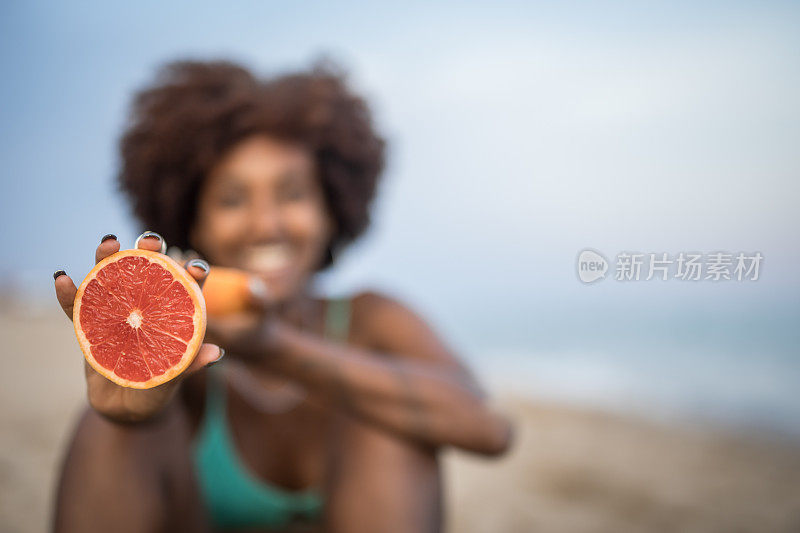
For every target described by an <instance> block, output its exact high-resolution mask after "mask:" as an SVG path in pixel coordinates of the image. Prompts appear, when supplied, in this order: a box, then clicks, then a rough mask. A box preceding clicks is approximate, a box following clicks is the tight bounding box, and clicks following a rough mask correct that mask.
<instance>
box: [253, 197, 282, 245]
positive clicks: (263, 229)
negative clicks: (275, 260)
mask: <svg viewBox="0 0 800 533" xmlns="http://www.w3.org/2000/svg"><path fill="white" fill-rule="evenodd" d="M250 226H251V228H252V231H253V233H254V235H253V236H254V237H256V238H257V239H258V240H271V239H275V238H278V237H280V236H281V234H282V233H283V222H282V220H281V214H280V210H279V209H277V207H275V206H273V205H261V206H259V207H257V208H256V209H254V211H253V213H252V223H251V225H250Z"/></svg>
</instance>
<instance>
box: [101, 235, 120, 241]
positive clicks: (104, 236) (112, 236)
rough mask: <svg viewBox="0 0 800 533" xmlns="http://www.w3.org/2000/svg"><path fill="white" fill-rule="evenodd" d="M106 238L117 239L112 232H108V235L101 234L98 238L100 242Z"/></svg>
mask: <svg viewBox="0 0 800 533" xmlns="http://www.w3.org/2000/svg"><path fill="white" fill-rule="evenodd" d="M108 239H114V240H115V241H116V240H117V236H116V235H114V234H113V233H109V234H108V235H103V238H102V239H100V242H101V243H102V242H106V241H107V240H108Z"/></svg>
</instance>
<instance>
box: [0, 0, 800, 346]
mask: <svg viewBox="0 0 800 533" xmlns="http://www.w3.org/2000/svg"><path fill="white" fill-rule="evenodd" d="M798 26H800V6H798V4H793V3H788V2H636V3H626V2H614V3H605V2H592V3H588V2H575V3H544V2H542V3H537V2H484V3H464V4H462V3H448V2H443V3H436V4H435V5H433V3H421V2H420V3H417V2H403V3H402V4H384V3H378V2H372V3H364V4H359V3H350V2H344V3H340V2H335V3H334V2H294V3H287V2H237V3H236V4H235V6H234V5H233V4H231V3H223V2H169V3H165V2H153V1H141V2H135V3H131V2H125V3H123V2H94V3H88V2H69V3H67V2H63V3H42V2H21V1H10V2H3V4H2V7H0V68H2V72H3V74H4V75H3V82H2V84H0V128H1V129H0V160H1V161H2V164H3V168H2V194H0V223H2V227H3V228H4V231H3V232H2V233H0V249H2V250H3V253H2V257H1V258H0V275H2V276H3V277H4V278H5V281H4V283H6V284H9V283H13V284H15V285H16V286H18V287H20V290H22V291H26V292H29V293H32V294H38V295H41V294H44V295H45V296H47V297H50V291H52V278H51V277H50V276H51V273H52V272H53V271H54V270H56V269H58V268H64V269H65V270H67V272H68V273H70V274H71V275H72V276H73V277H74V278H75V279H76V280H80V279H81V278H82V277H83V275H84V274H85V273H86V272H88V270H89V269H90V267H91V264H92V256H93V250H94V248H95V246H96V244H97V242H98V241H99V238H100V236H102V235H103V234H105V233H115V234H117V235H118V236H119V237H120V239H121V241H122V243H123V246H132V244H133V240H134V238H135V236H136V235H137V234H138V233H139V231H140V230H141V229H142V228H139V227H138V226H137V224H136V223H135V221H134V220H133V219H132V218H131V216H130V213H129V211H128V208H127V206H126V205H125V203H124V202H123V200H122V198H121V197H120V196H119V195H118V194H117V193H116V191H115V186H114V182H113V177H114V174H115V169H116V166H117V162H118V161H117V157H116V143H117V141H118V139H119V136H120V134H121V131H122V127H123V126H124V123H125V116H126V110H127V106H128V104H129V101H130V97H131V95H132V92H133V91H135V90H136V89H137V88H140V87H142V86H144V85H145V84H147V83H148V82H149V81H150V80H151V79H152V77H153V75H154V72H155V70H156V68H157V67H158V66H159V65H161V64H163V63H164V62H166V61H168V60H173V59H177V58H195V59H203V58H208V59H219V58H225V59H233V60H237V61H241V62H242V63H244V64H245V65H246V66H248V67H250V68H252V69H253V70H254V71H256V72H257V73H259V74H261V75H270V74H275V73H280V72H283V71H285V70H286V69H297V68H302V67H305V66H308V65H309V64H310V63H311V62H312V61H313V60H314V59H315V58H318V57H322V56H329V57H332V58H335V59H336V60H337V61H339V62H340V63H341V64H342V65H343V66H344V67H345V68H346V69H347V70H348V71H349V72H350V73H351V80H352V83H353V84H354V86H355V87H356V88H357V89H358V90H359V91H361V92H363V93H364V94H365V95H366V96H367V98H368V99H369V100H370V102H371V104H372V108H373V111H374V113H375V116H376V120H377V123H378V125H379V127H380V129H381V130H382V132H384V134H385V135H386V137H387V138H388V140H389V164H388V168H387V171H386V173H385V176H384V179H383V182H382V184H381V187H380V191H379V197H378V199H377V201H376V204H375V206H374V224H373V226H372V227H371V228H370V230H369V232H368V233H367V234H366V235H365V236H364V238H362V239H361V240H360V241H359V242H358V243H357V244H356V245H354V246H353V247H352V248H351V249H350V250H348V251H347V252H346V253H345V254H344V255H343V257H342V258H341V261H340V263H339V265H338V266H337V268H336V269H334V271H333V272H331V273H329V274H328V275H326V276H324V278H323V279H322V280H321V284H322V285H323V286H324V287H326V288H327V290H330V291H332V292H346V291H350V290H355V289H357V288H360V287H374V288H378V289H381V290H385V291H388V292H390V293H391V294H394V295H397V296H398V297H400V298H402V299H403V300H404V301H406V302H408V303H409V304H410V305H412V306H414V308H415V309H417V310H419V311H420V312H421V313H423V314H424V315H425V316H427V317H429V318H430V319H431V320H432V322H433V323H435V324H436V325H437V326H438V327H439V328H440V329H441V331H442V332H444V334H445V335H446V336H447V337H448V338H449V339H450V340H452V342H453V343H454V344H456V345H459V346H463V347H465V349H467V350H477V351H480V350H488V349H490V348H492V349H498V350H499V349H504V350H523V349H530V350H536V349H544V348H554V349H555V348H558V347H560V346H561V347H563V346H564V345H565V344H569V343H570V342H572V341H573V340H574V338H578V337H580V338H585V339H586V340H587V342H588V341H589V340H591V339H594V338H596V337H597V335H599V334H600V333H603V332H604V334H605V335H606V336H620V335H628V334H630V333H631V327H630V324H631V323H632V322H631V320H636V319H637V317H638V318H641V317H642V316H644V317H646V320H647V321H648V328H649V329H650V330H652V329H653V328H656V329H657V328H658V324H657V322H656V321H657V320H660V319H661V318H664V317H667V318H664V320H668V321H671V323H673V322H675V321H676V320H677V319H676V318H675V317H676V316H680V317H683V318H682V320H684V322H686V324H688V326H687V327H689V326H690V325H691V320H692V318H691V317H695V316H697V317H702V318H703V320H705V321H706V322H705V323H708V321H709V320H712V321H713V320H720V321H723V322H724V321H725V320H727V318H730V319H731V320H733V321H734V322H733V323H735V324H739V323H742V324H746V326H745V327H752V328H754V329H752V331H753V332H754V333H753V335H756V338H759V339H760V338H762V337H765V338H766V337H774V335H773V333H774V331H773V330H770V331H772V333H769V332H766V333H765V331H766V330H760V329H758V328H759V327H760V326H757V325H753V324H755V323H754V322H753V321H752V320H751V319H753V317H758V316H763V314H764V313H766V314H767V316H769V317H771V318H770V321H771V323H772V324H773V327H774V324H778V326H777V331H778V336H781V335H783V336H786V335H790V333H789V332H788V330H787V329H786V328H790V326H788V325H787V326H786V327H785V328H784V326H783V324H788V323H789V322H790V321H789V320H788V319H787V317H789V318H793V317H797V316H800V308H799V307H800V304H798V302H800V298H799V297H800V283H799V282H798V279H797V275H796V274H795V272H796V271H797V265H798V264H800V251H799V249H798V246H797V238H796V235H795V234H796V232H797V228H798V222H800V220H799V219H800V215H799V214H798V213H799V212H800V211H798V209H797V207H796V204H797V201H798V197H799V196H800V195H799V194H798V193H799V192H800V185H798V182H799V181H800V180H799V179H798V178H800V150H798V148H797V147H798V146H800V31H798ZM584 248H592V249H595V250H599V251H601V252H602V253H603V254H604V255H605V256H606V257H607V258H609V259H612V258H613V257H614V256H615V255H616V254H617V253H619V252H621V251H625V250H627V251H640V252H659V253H661V252H666V253H670V254H677V253H678V252H681V251H701V252H705V253H710V252H714V251H718V250H724V251H729V252H733V253H736V252H739V251H743V252H748V253H751V252H755V251H760V252H761V253H762V254H763V255H764V263H763V269H762V273H761V277H760V279H759V280H758V281H757V282H738V283H737V282H721V283H713V282H710V281H709V282H698V283H681V282H679V281H675V280H669V281H665V282H659V281H651V282H644V281H641V282H630V283H624V282H617V281H615V280H613V279H605V280H602V281H600V282H598V283H596V284H593V285H584V284H582V283H581V282H579V281H578V279H577V276H576V271H575V268H576V267H575V260H576V257H577V254H578V252H579V251H580V250H582V249H584ZM52 303H53V305H55V300H54V299H53V300H52ZM615 317H617V318H618V319H617V318H615ZM660 317H661V318H660ZM670 317H671V318H670ZM715 317H717V318H715ZM726 317H727V318H726ZM736 320H739V321H740V322H736ZM742 321H744V322H742ZM571 324H579V325H580V327H579V328H578V329H577V330H574V329H570V326H571ZM597 324H601V326H597ZM600 330H603V331H602V332H600ZM553 331H558V332H561V333H563V335H561V333H559V334H558V335H556V334H554V333H553ZM748 331H750V330H748ZM759 332H760V333H759ZM664 335H665V336H669V332H666V333H664ZM758 335H761V336H762V337H759V336H758ZM565 336H566V337H567V338H565ZM632 338H635V335H634V337H632ZM786 338H787V339H788V340H786V342H789V343H791V342H794V341H795V340H796V338H795V337H791V336H788V337H786Z"/></svg>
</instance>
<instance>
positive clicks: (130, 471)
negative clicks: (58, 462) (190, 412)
mask: <svg viewBox="0 0 800 533" xmlns="http://www.w3.org/2000/svg"><path fill="white" fill-rule="evenodd" d="M170 416H172V415H170ZM174 433H175V432H174V428H170V420H169V418H165V419H164V420H160V421H158V422H157V423H154V424H151V425H130V426H128V425H120V424H117V423H114V422H111V421H109V420H106V419H105V418H103V417H102V416H101V415H99V414H98V413H97V412H95V411H94V410H92V409H87V410H86V411H85V412H84V413H83V415H82V416H81V418H80V421H79V422H78V425H77V427H76V429H75V432H74V434H73V438H72V441H71V443H70V446H69V449H68V451H67V455H66V457H65V459H64V463H63V467H62V472H61V479H60V482H59V486H58V492H57V497H56V500H57V501H56V511H55V520H54V529H55V531H121V532H122V531H131V532H146V531H160V530H163V529H164V527H163V526H164V524H165V523H166V521H167V519H168V514H169V513H168V508H167V507H168V505H169V502H170V499H171V495H170V494H168V491H167V488H168V486H169V485H170V479H172V478H173V475H172V473H170V472H169V471H168V468H169V467H168V465H169V464H170V460H171V458H170V454H171V448H173V447H175V446H176V438H175V437H176V435H175V434H174Z"/></svg>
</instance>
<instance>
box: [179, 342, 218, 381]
mask: <svg viewBox="0 0 800 533" xmlns="http://www.w3.org/2000/svg"><path fill="white" fill-rule="evenodd" d="M224 355H225V350H223V349H222V348H220V347H219V346H217V345H216V344H209V343H205V344H203V345H202V346H200V351H199V352H197V355H196V356H195V358H194V361H192V364H190V365H189V366H188V368H186V370H184V372H183V374H184V376H188V375H191V374H194V373H195V372H197V371H198V370H200V369H201V368H205V367H207V366H211V365H213V364H214V363H216V362H218V361H219V360H221V359H222V357H223V356H224Z"/></svg>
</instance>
